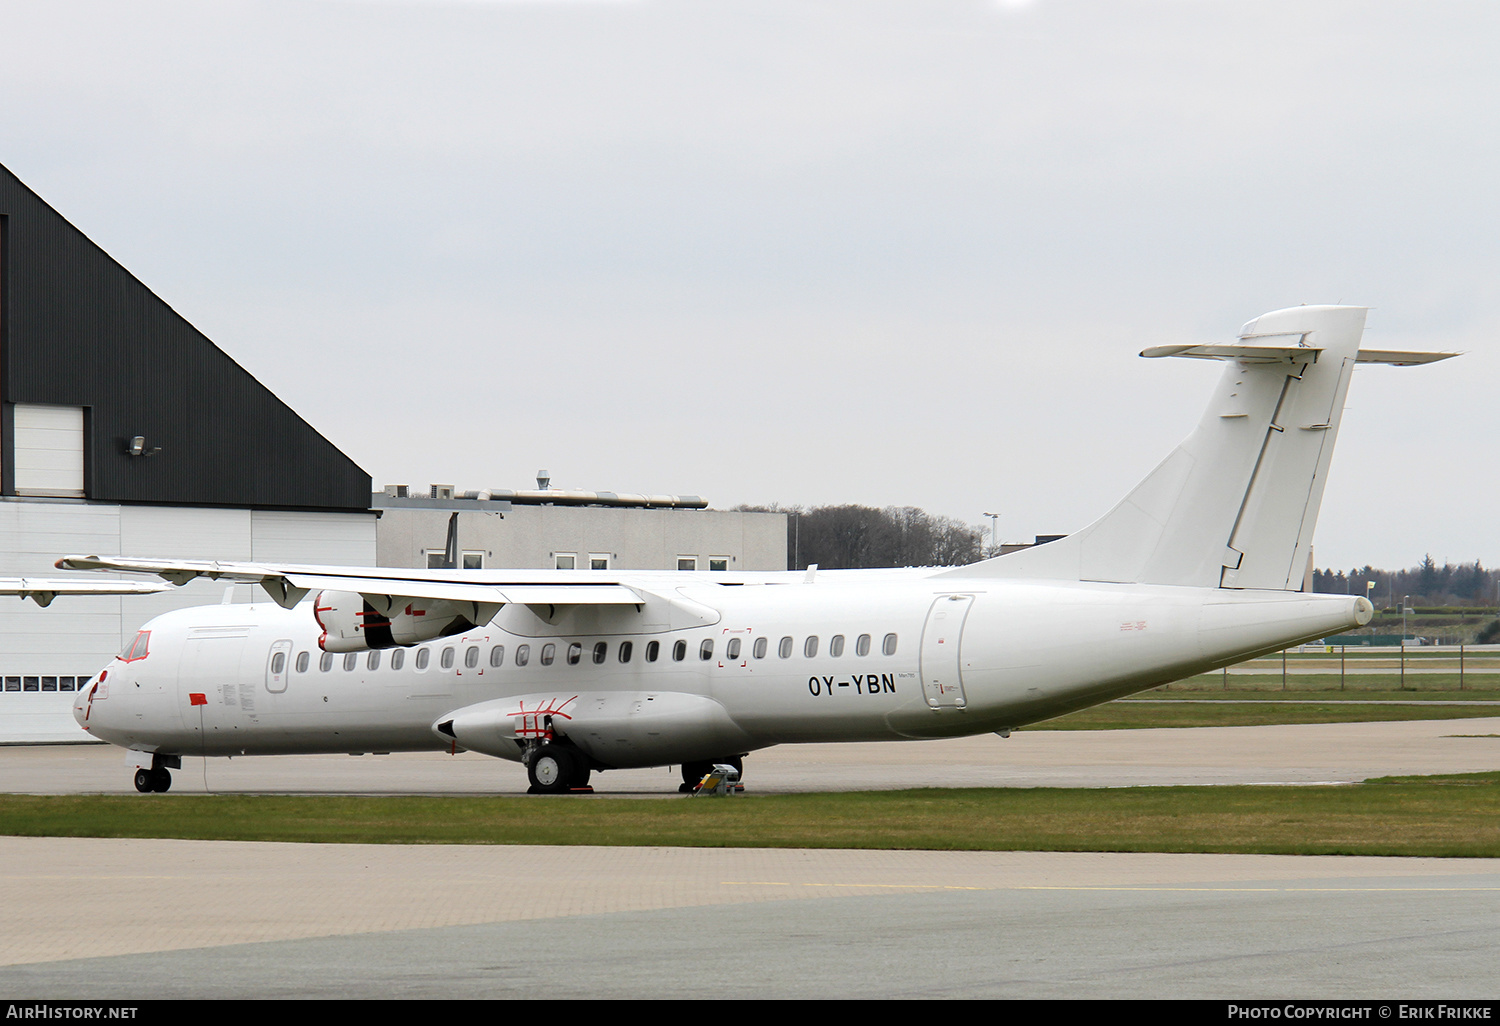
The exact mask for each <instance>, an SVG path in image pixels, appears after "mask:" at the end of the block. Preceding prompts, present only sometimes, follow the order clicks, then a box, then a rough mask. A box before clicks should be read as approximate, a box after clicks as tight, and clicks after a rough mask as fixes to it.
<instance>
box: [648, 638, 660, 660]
mask: <svg viewBox="0 0 1500 1026" xmlns="http://www.w3.org/2000/svg"><path fill="white" fill-rule="evenodd" d="M659 655H661V642H659V641H648V642H646V662H648V663H654V662H656V657H657V656H659Z"/></svg>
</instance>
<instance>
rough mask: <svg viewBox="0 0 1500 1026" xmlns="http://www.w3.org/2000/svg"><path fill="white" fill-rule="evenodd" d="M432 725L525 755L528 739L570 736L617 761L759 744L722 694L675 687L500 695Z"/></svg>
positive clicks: (710, 754)
mask: <svg viewBox="0 0 1500 1026" xmlns="http://www.w3.org/2000/svg"><path fill="white" fill-rule="evenodd" d="M432 731H433V733H435V734H436V735H437V736H438V737H440V738H442V739H443V741H444V742H446V743H449V744H455V745H457V746H459V747H461V748H466V749H468V750H469V751H472V752H480V753H482V754H484V755H494V756H498V757H499V758H502V759H511V760H514V761H517V762H519V761H520V759H521V752H522V750H523V748H524V746H525V745H526V743H527V742H530V741H542V740H551V739H553V738H556V737H563V738H566V739H567V740H568V741H570V742H571V743H572V744H573V745H574V746H575V747H577V748H578V749H580V750H581V751H582V752H583V753H584V754H585V755H588V756H589V757H590V758H591V759H593V760H594V762H595V763H596V764H597V765H599V766H606V767H612V768H615V769H626V768H632V767H637V766H668V765H673V764H676V763H681V762H690V761H695V760H700V759H716V758H720V757H722V756H724V755H725V754H731V753H734V752H743V751H746V750H747V748H748V746H749V745H750V744H751V738H750V736H749V735H748V734H746V733H745V732H744V730H742V729H741V728H740V726H739V724H737V723H735V722H734V720H733V719H732V718H731V717H730V715H729V713H728V712H727V711H726V710H725V709H724V707H723V706H722V705H720V704H719V703H718V702H715V701H714V700H713V699H711V698H706V697H704V696H703V695H689V694H683V693H680V692H672V691H612V692H583V693H581V694H580V693H577V692H572V691H561V692H556V693H552V694H548V693H537V694H532V695H520V696H517V697H515V698H497V699H491V700H490V701H488V702H479V703H477V704H475V705H468V706H464V707H463V708H461V709H455V710H454V711H453V712H451V713H448V714H447V715H445V716H443V717H441V718H440V719H439V720H438V721H437V722H435V723H434V724H433V725H432Z"/></svg>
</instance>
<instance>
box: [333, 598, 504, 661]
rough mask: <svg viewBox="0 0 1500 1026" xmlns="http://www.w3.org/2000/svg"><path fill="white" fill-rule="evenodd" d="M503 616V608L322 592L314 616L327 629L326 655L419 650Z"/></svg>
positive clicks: (497, 604) (471, 603) (481, 604)
mask: <svg viewBox="0 0 1500 1026" xmlns="http://www.w3.org/2000/svg"><path fill="white" fill-rule="evenodd" d="M499 611H500V604H499V603H490V602H452V601H448V600H446V599H421V598H404V597H402V596H397V595H368V596H367V595H361V594H359V593H358V592H353V591H320V592H318V594H317V596H316V597H315V598H314V599H313V616H315V617H316V618H317V621H318V626H319V627H322V628H323V636H322V637H320V638H319V639H318V646H319V647H320V648H322V649H323V651H325V652H363V651H365V650H366V649H371V648H395V647H397V646H403V645H420V644H421V643H422V642H424V641H431V640H432V639H433V638H446V637H449V636H450V635H454V634H462V633H463V632H464V631H471V630H473V629H475V628H476V627H479V626H481V625H483V624H487V623H489V622H490V621H491V620H493V619H494V618H495V614H496V613H498V612H499Z"/></svg>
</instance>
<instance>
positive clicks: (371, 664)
mask: <svg viewBox="0 0 1500 1026" xmlns="http://www.w3.org/2000/svg"><path fill="white" fill-rule="evenodd" d="M365 668H366V669H370V670H378V669H380V650H379V649H372V650H371V652H370V657H369V658H368V659H366V660H365Z"/></svg>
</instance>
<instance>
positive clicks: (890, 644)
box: [880, 634, 896, 655]
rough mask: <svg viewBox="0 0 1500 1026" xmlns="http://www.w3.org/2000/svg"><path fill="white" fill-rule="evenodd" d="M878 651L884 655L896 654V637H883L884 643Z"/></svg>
mask: <svg viewBox="0 0 1500 1026" xmlns="http://www.w3.org/2000/svg"><path fill="white" fill-rule="evenodd" d="M880 651H882V652H884V653H885V654H886V655H895V654H896V636H895V635H894V634H887V635H886V636H885V642H884V644H882V645H881V646H880Z"/></svg>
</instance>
